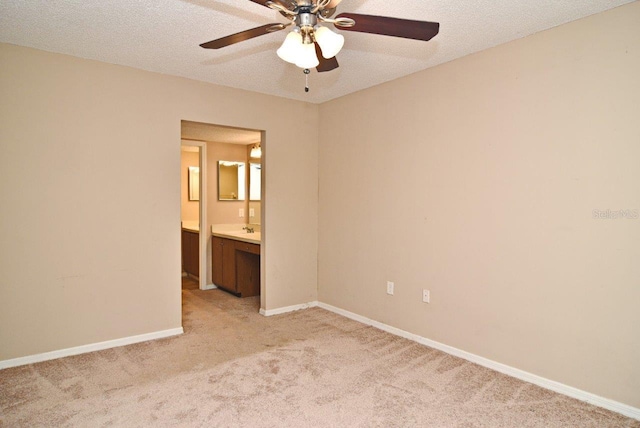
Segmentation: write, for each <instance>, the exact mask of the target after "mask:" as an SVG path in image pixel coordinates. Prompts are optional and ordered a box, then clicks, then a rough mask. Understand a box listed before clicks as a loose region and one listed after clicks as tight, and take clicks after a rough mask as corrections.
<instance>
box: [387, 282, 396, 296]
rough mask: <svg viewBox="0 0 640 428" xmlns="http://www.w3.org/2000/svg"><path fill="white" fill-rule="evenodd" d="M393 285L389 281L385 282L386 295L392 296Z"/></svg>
mask: <svg viewBox="0 0 640 428" xmlns="http://www.w3.org/2000/svg"><path fill="white" fill-rule="evenodd" d="M394 286H395V285H394V284H393V282H391V281H387V294H390V295H392V296H393V287H394Z"/></svg>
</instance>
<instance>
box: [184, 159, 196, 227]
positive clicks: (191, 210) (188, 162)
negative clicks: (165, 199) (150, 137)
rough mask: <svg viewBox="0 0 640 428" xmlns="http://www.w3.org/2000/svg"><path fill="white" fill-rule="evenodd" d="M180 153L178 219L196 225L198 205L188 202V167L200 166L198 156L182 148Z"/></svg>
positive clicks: (194, 202)
mask: <svg viewBox="0 0 640 428" xmlns="http://www.w3.org/2000/svg"><path fill="white" fill-rule="evenodd" d="M180 153H181V155H180V201H181V211H180V213H181V215H180V218H181V220H182V221H183V222H189V223H192V224H198V223H199V221H200V203H199V202H198V201H190V200H189V167H190V166H195V167H199V166H200V154H199V153H198V152H194V151H189V150H185V149H184V148H183V149H182V150H181V152H180Z"/></svg>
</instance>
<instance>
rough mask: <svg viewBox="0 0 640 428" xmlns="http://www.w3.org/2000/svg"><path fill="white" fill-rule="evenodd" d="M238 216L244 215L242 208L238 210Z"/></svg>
mask: <svg viewBox="0 0 640 428" xmlns="http://www.w3.org/2000/svg"><path fill="white" fill-rule="evenodd" d="M238 217H244V208H240V209H239V210H238Z"/></svg>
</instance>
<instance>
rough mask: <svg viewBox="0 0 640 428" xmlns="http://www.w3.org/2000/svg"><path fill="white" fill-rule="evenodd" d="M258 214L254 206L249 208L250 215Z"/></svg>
mask: <svg viewBox="0 0 640 428" xmlns="http://www.w3.org/2000/svg"><path fill="white" fill-rule="evenodd" d="M255 216H256V210H254V209H253V208H249V217H255Z"/></svg>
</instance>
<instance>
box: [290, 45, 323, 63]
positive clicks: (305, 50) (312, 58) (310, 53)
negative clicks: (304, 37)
mask: <svg viewBox="0 0 640 428" xmlns="http://www.w3.org/2000/svg"><path fill="white" fill-rule="evenodd" d="M296 65H297V66H298V67H300V68H315V67H317V66H318V65H320V61H318V56H317V55H316V46H315V45H314V44H313V43H307V44H304V45H302V49H301V50H300V53H299V56H298V59H297V61H296Z"/></svg>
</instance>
